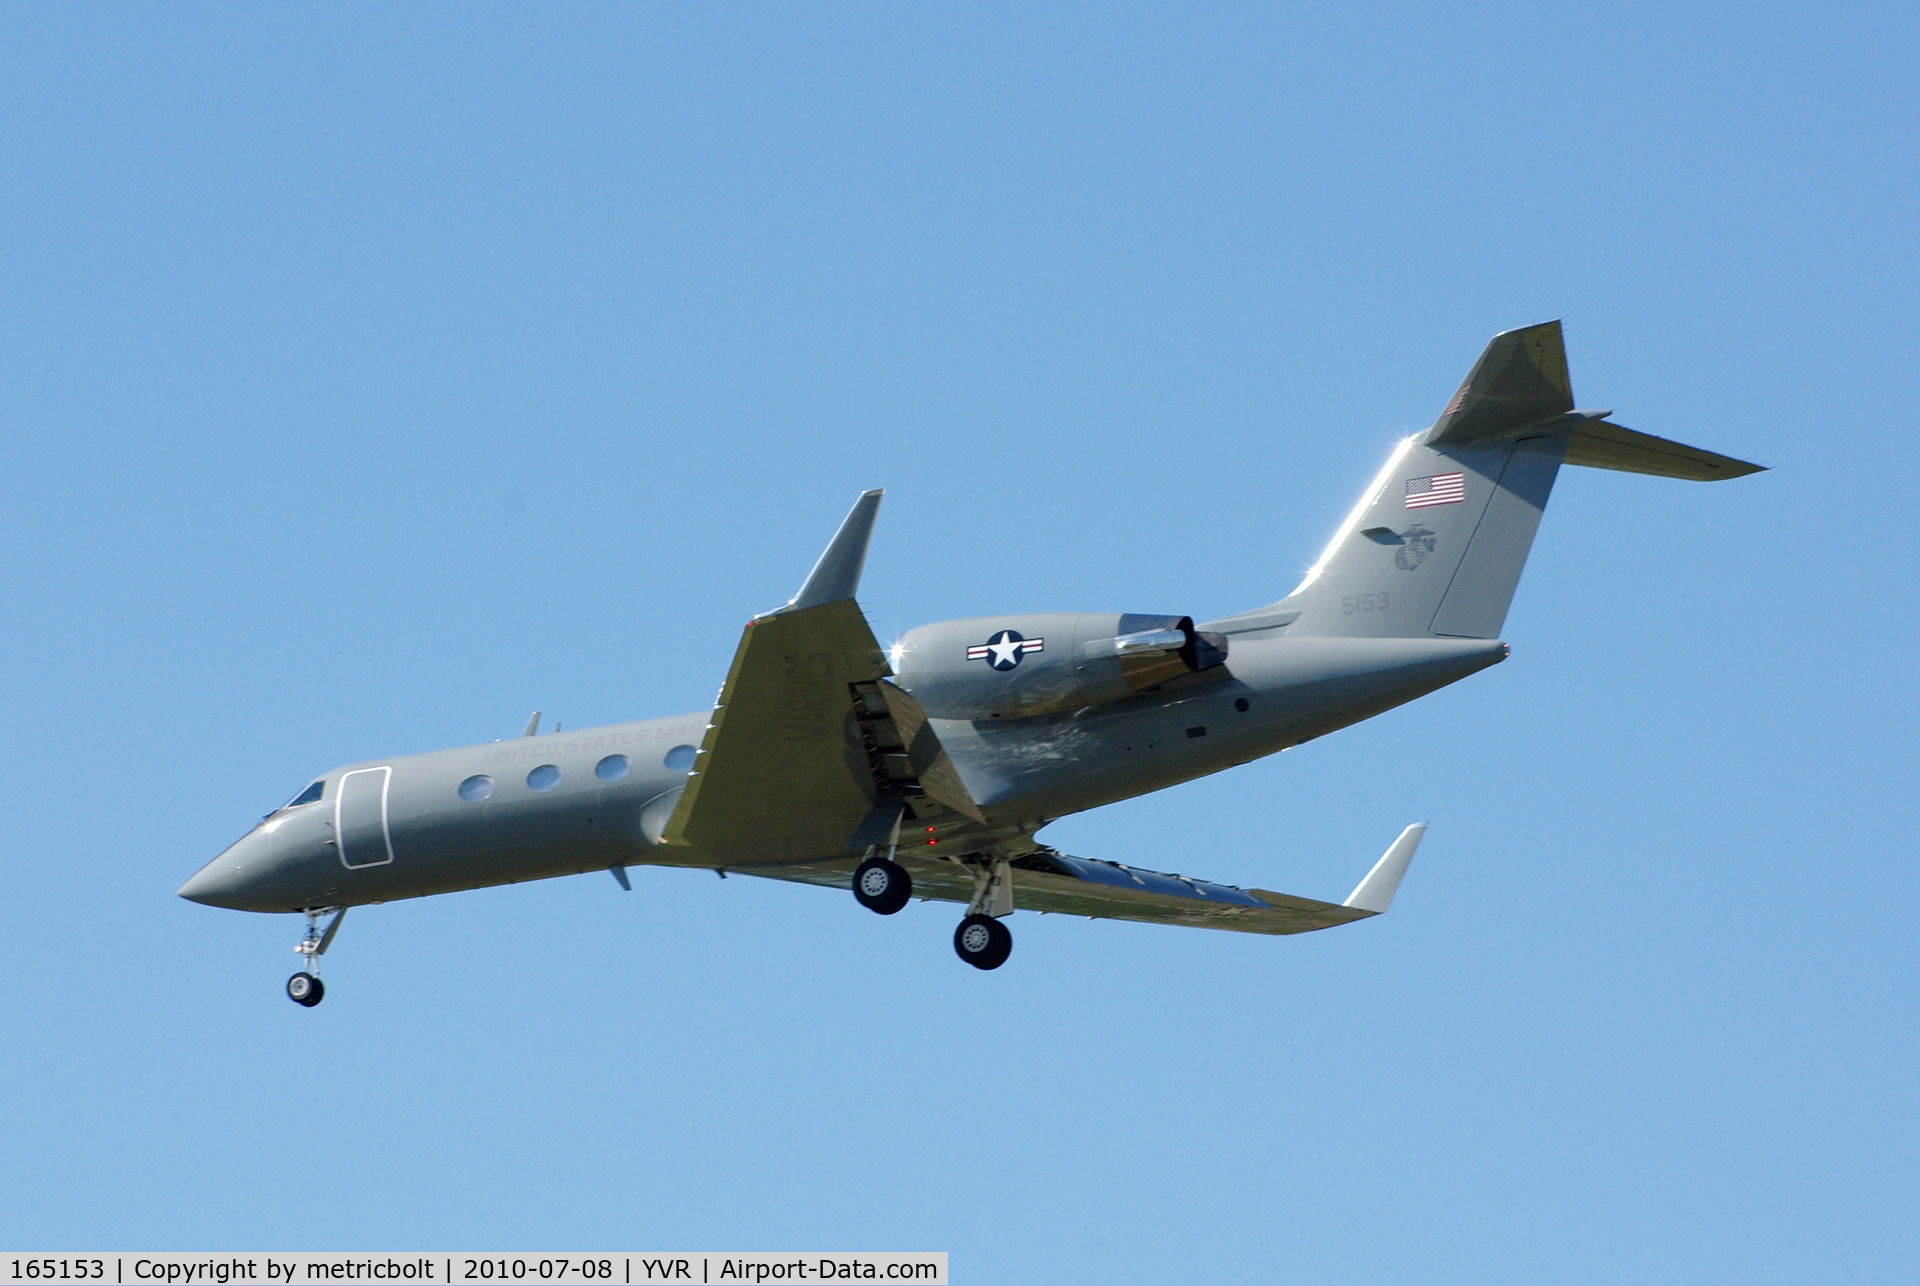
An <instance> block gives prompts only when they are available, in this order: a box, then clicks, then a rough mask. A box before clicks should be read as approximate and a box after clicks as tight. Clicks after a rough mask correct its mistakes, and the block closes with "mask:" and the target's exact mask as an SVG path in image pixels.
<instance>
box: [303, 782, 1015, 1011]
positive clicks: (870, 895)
mask: <svg viewBox="0 0 1920 1286" xmlns="http://www.w3.org/2000/svg"><path fill="white" fill-rule="evenodd" d="M899 845H900V821H899V818H897V817H896V818H895V819H894V823H893V833H892V834H891V835H890V836H888V838H887V855H886V856H885V857H882V856H880V846H879V845H878V844H874V845H871V846H870V847H869V848H868V849H867V855H866V858H865V859H864V860H863V861H862V862H861V863H860V865H859V866H857V867H855V868H854V871H853V896H854V897H855V898H856V899H857V900H858V901H859V903H860V905H861V906H863V907H865V908H867V910H869V911H876V912H878V913H879V914H881V915H892V914H894V913H895V912H897V911H899V910H900V908H902V907H904V906H905V905H906V904H907V902H908V901H909V900H910V899H911V898H912V897H913V877H912V876H911V875H908V874H907V871H906V868H905V867H903V866H901V865H900V864H899V863H898V862H896V861H894V860H893V856H894V854H895V853H896V852H897V851H899ZM953 860H955V861H956V862H958V864H959V866H960V868H961V869H962V870H964V871H965V872H966V873H967V874H968V875H970V876H972V877H973V900H972V901H971V902H969V903H968V904H967V916H966V918H965V919H964V920H962V921H960V927H959V928H957V929H955V930H954V931H953V950H954V954H956V955H958V956H959V957H960V958H961V959H962V960H964V961H966V962H967V963H968V964H970V965H972V966H973V967H974V968H976V969H998V968H999V967H1000V966H1001V965H1003V964H1005V963H1006V962H1007V957H1008V956H1010V955H1012V954H1013V933H1012V931H1011V930H1009V929H1008V928H1007V926H1006V925H1004V924H1002V923H1001V920H1002V919H1004V918H1005V917H1007V916H1009V915H1012V914H1013V867H1012V865H1011V864H1010V863H1009V862H1008V861H1007V859H1006V858H1004V857H996V858H994V859H992V860H991V861H989V862H987V863H986V864H984V865H976V864H974V862H967V861H959V859H953ZM976 860H977V859H976ZM323 950H324V948H323ZM315 985H316V986H317V985H318V982H317V981H316V983H315ZM288 986H289V987H291V986H292V984H291V983H289V984H288ZM289 994H291V993H289ZM296 999H297V997H296ZM301 1003H302V1004H306V1003H308V1002H306V1001H301Z"/></svg>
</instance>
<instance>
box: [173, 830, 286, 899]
mask: <svg viewBox="0 0 1920 1286" xmlns="http://www.w3.org/2000/svg"><path fill="white" fill-rule="evenodd" d="M269 850H270V841H269V840H267V838H266V837H263V836H262V835H261V834H260V832H258V831H254V832H251V833H250V834H247V835H243V836H241V837H240V839H239V841H238V842H237V843H235V844H232V845H230V846H229V847H228V848H227V850H226V852H224V853H222V854H220V856H218V857H216V858H214V859H213V860H212V861H211V862H208V863H207V864H206V865H205V866H203V867H201V868H200V869H199V870H198V871H196V872H194V874H193V878H191V879H189V880H188V881H187V882H186V883H185V884H182V885H181V886H180V896H181V897H183V898H185V899H186V900H187V901H189V902H198V903H200V904H201V905H202V906H221V907H226V908H228V909H230V910H234V911H246V910H251V909H252V908H251V906H250V905H249V904H248V899H247V896H246V895H247V889H248V885H249V884H250V883H251V882H252V881H251V880H250V879H249V877H250V876H256V875H258V874H260V873H261V870H262V868H263V867H264V865H265V861H266V859H267V858H268V857H269V856H270V855H271V854H270V851H269Z"/></svg>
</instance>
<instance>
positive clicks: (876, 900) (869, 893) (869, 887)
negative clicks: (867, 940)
mask: <svg viewBox="0 0 1920 1286" xmlns="http://www.w3.org/2000/svg"><path fill="white" fill-rule="evenodd" d="M853 896H854V897H856V898H858V899H859V901H860V905H861V906H863V907H865V908H867V910H869V911H877V912H879V913H880V914H881V915H892V914H893V913H894V912H895V911H898V910H899V909H900V908H901V907H903V906H905V905H906V904H907V899H908V898H911V897H912V896H913V877H912V876H911V875H908V874H907V872H906V868H905V867H903V866H901V865H900V864H899V863H897V862H889V861H888V860H887V859H886V858H884V857H870V858H868V859H867V860H866V861H864V862H862V863H860V865H859V867H858V868H857V869H856V870H855V871H854V873H853Z"/></svg>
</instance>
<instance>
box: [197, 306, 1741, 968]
mask: <svg viewBox="0 0 1920 1286" xmlns="http://www.w3.org/2000/svg"><path fill="white" fill-rule="evenodd" d="M1610 414H1611V413H1610V412H1607V411H1577V410H1575V409H1574V406H1573V394H1572V390H1571V385H1570V384H1569V382H1568V379H1567V362H1566V352H1565V349H1564V347H1563V345H1562V341H1561V334H1560V324H1559V323H1558V322H1549V323H1547V324H1545V325H1540V326H1529V327H1526V328H1525V329H1522V330H1513V331H1508V332H1506V333H1505V334H1502V335H1497V336H1495V337H1494V339H1493V342H1492V343H1491V344H1489V345H1488V346H1487V349H1486V351H1485V352H1484V353H1482V354H1481V356H1480V360H1479V361H1478V362H1476V363H1474V366H1473V369H1472V371H1471V372H1469V373H1468V375H1467V378H1466V382H1465V383H1463V384H1461V385H1460V388H1459V391H1458V392H1456V393H1455V394H1454V395H1453V397H1452V399H1451V400H1450V401H1448V403H1447V405H1446V409H1445V410H1444V411H1442V412H1441V414H1440V418H1439V419H1438V420H1436V421H1435V422H1434V423H1433V426H1432V427H1431V428H1429V429H1427V430H1426V431H1425V432H1424V433H1420V434H1418V435H1416V436H1414V437H1411V438H1408V439H1406V440H1405V441H1403V442H1401V443H1400V445H1399V446H1398V447H1397V448H1396V449H1395V450H1394V452H1393V455H1392V456H1391V458H1389V459H1388V461H1387V463H1386V467H1385V468H1383V469H1381V471H1380V473H1379V475H1378V476H1377V477H1375V478H1374V480H1373V482H1372V483H1371V484H1369V485H1368V487H1367V490H1366V492H1365V493H1364V494H1363V495H1362V496H1361V497H1360V500H1359V503H1358V504H1356V505H1355V506H1354V508H1353V512H1352V513H1351V514H1349V515H1348V517H1347V520H1346V522H1345V523H1344V524H1342V526H1341V527H1340V529H1339V531H1338V532H1337V533H1335V535H1334V537H1333V540H1332V542H1331V543H1330V544H1328V546H1327V548H1326V552H1325V553H1324V554H1322V555H1321V557H1320V560H1319V561H1318V562H1317V563H1315V564H1314V565H1313V568H1312V570H1311V571H1309V572H1308V573H1307V576H1306V579H1305V580H1303V581H1302V582H1301V583H1300V586H1299V588H1297V589H1295V590H1294V591H1293V593H1291V594H1289V595H1287V596H1286V597H1285V598H1283V599H1281V600H1280V601H1279V602H1277V603H1273V604H1270V605H1269V606H1266V607H1261V608H1256V609H1254V610H1252V611H1248V612H1242V613H1240V614H1238V615H1236V616H1229V617H1226V618H1224V619H1221V620H1214V621H1205V622H1202V623H1200V624H1195V623H1194V621H1193V618H1192V617H1190V616H1178V615H1155V614H1153V613H1135V612H1057V613H1042V614H1037V615H1017V616H989V617H981V618H978V619H975V620H964V621H946V622H943V623H941V624H938V625H926V626H922V627H920V628H918V629H915V630H912V631H910V632H909V633H907V634H906V635H905V636H904V637H902V638H901V639H900V640H899V642H897V643H895V644H894V645H893V646H892V647H890V648H882V647H881V646H880V644H879V643H878V642H877V641H876V640H875V638H874V636H873V633H872V631H871V630H870V629H869V628H868V626H867V621H866V618H865V616H864V615H862V613H861V610H860V605H859V603H858V602H856V601H855V598H854V594H855V592H856V590H857V589H858V588H859V583H860V571H861V568H862V566H863V565H864V563H865V561H866V553H867V541H868V538H869V537H870V536H871V534H872V532H873V525H874V519H875V516H876V515H877V514H878V512H879V508H880V492H878V491H869V492H866V493H865V494H863V495H862V496H861V497H860V498H859V500H858V501H856V502H855V503H854V506H853V511H852V512H851V513H849V514H848V515H847V519H846V521H845V522H844V523H842V524H841V526H840V530H839V532H838V533H837V534H836V535H835V536H834V537H833V540H832V541H831V543H829V544H828V545H827V548H826V552H825V553H823V554H821V555H820V559H819V561H818V562H817V563H815V564H814V567H813V571H812V572H811V574H809V575H808V576H807V578H806V581H805V582H804V583H803V584H802V585H801V586H800V592H799V593H797V594H795V595H794V596H793V599H792V600H791V601H790V602H788V603H786V604H785V605H784V606H781V607H777V608H775V609H773V610H772V611H770V612H763V613H761V614H760V615H758V616H756V617H754V618H753V620H752V621H750V622H749V623H748V624H747V627H746V630H745V632H744V633H743V634H742V635H741V639H740V646H739V648H738V649H737V650H736V651H735V652H734V655H733V664H732V665H731V667H729V668H728V670H727V676H726V682H725V684H724V685H723V686H722V687H721V689H720V696H719V699H718V701H717V702H716V703H715V705H714V707H713V709H712V710H710V711H704V712H701V713H698V714H687V715H678V716H674V717H670V718H665V719H648V720H642V721H640V722H638V723H622V724H614V725H612V726H610V727H605V728H589V729H584V730H581V731H578V732H566V733H561V732H559V731H557V730H556V731H554V732H552V733H548V734H542V733H541V731H540V716H539V715H538V714H537V713H536V714H535V715H534V716H533V718H532V719H531V720H529V721H528V723H527V726H526V730H525V733H524V735H522V736H520V737H518V738H513V739H510V740H505V741H495V742H491V743H489V744H487V745H480V746H469V747H465V748H463V749H459V750H442V751H438V752H436V753H433V754H425V755H404V756H400V757H396V758H389V759H376V760H370V761H368V762H366V763H358V764H349V765H347V766H346V767H343V768H336V769H334V770H333V771H332V772H329V773H327V774H326V775H325V776H323V777H320V778H319V779H317V780H316V781H314V782H313V783H312V784H311V785H309V786H308V787H306V788H305V789H304V790H302V791H301V792H300V793H299V794H297V795H295V796H294V797H293V799H291V800H290V801H288V802H287V804H286V805H285V806H283V807H281V808H278V809H275V810H274V811H273V812H272V813H269V814H268V815H267V816H266V818H264V819H263V820H262V821H261V822H260V823H259V824H258V825H256V826H255V827H254V828H253V829H252V830H251V831H249V832H248V833H247V834H246V835H245V836H244V837H242V838H241V840H240V841H239V842H238V843H236V844H234V845H233V846H232V847H231V848H229V849H227V850H226V851H225V852H224V853H222V854H220V856H219V857H217V858H215V859H214V860H213V861H211V862H209V863H207V865H206V867H205V868H204V869H202V870H201V871H200V872H199V873H198V874H197V875H195V876H194V877H193V878H192V879H190V880H188V881H187V882H186V884H185V885H184V886H182V888H181V889H180V896H181V897H184V898H188V899H191V900H192V901H195V902H204V903H206V904H208V905H209V906H221V907H232V908H234V909H236V910H242V911H278V912H293V913H296V914H301V915H304V916H305V917H306V936H305V937H304V938H303V939H302V941H301V942H300V944H299V946H298V947H297V948H296V950H297V951H298V952H299V953H300V954H301V956H303V957H304V963H303V965H302V967H301V969H300V971H299V972H298V973H295V974H294V975H293V977H292V978H291V979H290V980H289V981H288V983H287V994H288V995H289V996H291V997H292V998H293V999H294V1000H296V1001H298V1002H299V1003H301V1004H303V1005H314V1004H318V1003H319V1001H320V997H321V995H322V994H323V990H324V989H323V988H322V986H321V983H320V978H319V965H320V958H321V957H322V956H323V955H324V954H325V953H326V951H327V948H328V947H329V946H330V945H331V944H332V942H333V939H334V936H335V934H336V933H338V932H339V929H340V924H341V921H342V919H343V917H344V916H345V915H346V911H347V908H349V907H354V906H361V905H363V904H367V903H376V902H388V901H392V900H393V899H395V898H410V897H421V896H424V895H426V894H430V893H451V892H454V891H455V890H459V889H474V888H481V887H483V886H486V885H493V884H507V883H513V882H517V881H520V880H534V879H542V878H546V877H549V876H558V875H577V874H580V873H582V872H588V871H600V872H606V871H611V872H612V874H613V878H614V879H616V880H618V881H619V883H620V885H621V886H622V887H623V888H625V887H629V884H628V879H627V868H628V867H629V866H634V865H653V866H686V867H703V868H706V869H709V870H714V871H718V872H720V873H721V874H722V875H725V874H727V873H730V872H735V873H739V874H744V875H759V876H765V877H768V878H771V879H777V880H792V881H795V882H798V883H802V884H817V885H820V886H822V887H825V888H832V889H837V890H841V891H850V892H851V893H852V894H853V896H854V897H855V898H856V899H858V900H859V902H860V903H861V905H863V906H865V907H868V908H869V909H871V910H873V911H876V912H878V913H879V914H881V915H892V914H893V913H895V912H896V911H899V910H900V909H901V908H902V907H904V906H905V905H906V904H907V902H908V900H909V899H911V898H914V897H918V898H921V899H922V900H926V899H932V900H935V901H941V902H954V903H960V904H964V906H965V907H966V911H965V914H964V916H963V917H962V919H961V920H960V924H959V927H958V928H957V929H956V930H955V932H954V935H953V945H954V949H955V951H957V952H958V953H959V956H960V958H961V959H962V960H964V961H966V962H967V963H968V964H970V965H973V966H975V967H976V968H980V969H995V968H998V967H999V966H1000V965H1001V964H1003V963H1005V962H1006V960H1007V957H1008V954H1009V953H1010V952H1011V951H1012V949H1013V937H1012V934H1011V933H1009V932H1008V929H1007V926H1006V920H1007V918H1008V917H1009V916H1011V915H1012V914H1013V913H1014V912H1015V911H1016V910H1029V911H1058V912H1064V913H1070V914H1073V915H1085V916H1091V917H1107V918H1112V919H1121V920H1146V921H1151V922H1153V923H1156V924H1172V925H1188V926H1192V927H1197V928H1204V929H1233V930H1237V931H1239V932H1242V933H1306V932H1309V931H1311V930H1314V929H1327V928H1332V927H1333V926H1334V925H1339V924H1347V923H1350V922H1352V921H1354V920H1360V919H1364V918H1366V917H1368V916H1373V915H1378V914H1380V913H1381V912H1383V911H1385V910H1386V909H1387V906H1388V904H1389V903H1390V902H1391V901H1392V900H1393V895H1394V891H1395V890H1396V889H1397V888H1398V887H1399V884H1400V878H1401V876H1402V875H1403V874H1405V872H1406V869H1407V863H1408V862H1409V861H1411V860H1412V858H1413V853H1414V849H1415V848H1416V847H1418V845H1419V843H1420V839H1421V836H1422V835H1423V834H1424V832H1425V829H1426V828H1425V825H1424V824H1423V823H1418V822H1416V823H1415V824H1413V825H1411V826H1409V827H1407V828H1406V829H1405V830H1404V831H1402V832H1401V833H1400V836H1399V838H1397V839H1395V840H1394V841H1393V843H1392V844H1391V845H1390V846H1389V847H1388V848H1387V850H1386V853H1385V855H1384V856H1382V857H1381V858H1380V860H1379V861H1378V863H1376V864H1375V865H1374V867H1373V868H1372V870H1371V871H1370V872H1368V874H1367V875H1366V877H1365V878H1364V879H1362V880H1361V881H1360V883H1359V885H1358V887H1356V888H1355V889H1354V890H1353V892H1352V893H1351V894H1350V895H1349V896H1348V897H1347V898H1346V899H1345V900H1343V901H1339V902H1322V901H1317V900H1315V899H1313V898H1306V897H1295V896H1292V895H1290V894H1286V893H1271V892H1268V891H1267V890H1265V889H1257V888H1255V889H1242V888H1235V887H1232V886H1230V885H1225V884H1215V883H1210V882H1208V881H1206V880H1199V879H1193V878H1190V877H1188V876H1185V875H1167V874H1162V873H1160V872H1158V871H1148V870H1141V869H1139V868H1137V867H1132V866H1127V865H1124V864H1122V863H1119V862H1110V861H1102V860H1100V859H1097V858H1086V857H1073V856H1069V855H1068V854H1066V853H1061V852H1057V851H1055V850H1054V849H1052V848H1050V847H1048V846H1047V845H1046V844H1044V843H1042V842H1041V840H1040V839H1039V832H1040V830H1041V829H1042V828H1043V827H1045V826H1046V825H1047V823H1048V822H1051V821H1053V820H1054V819H1055V818H1059V817H1064V816H1066V815H1067V814H1069V813H1076V812H1079V811H1081V810H1083V809H1088V808H1097V807H1099V806H1100V805H1102V804H1110V803H1113V802H1114V801H1116V800H1121V799H1128V798H1131V797H1132V796H1135V795H1141V794H1145V793H1146V792H1148V791H1153V790H1160V789H1162V788H1164V787H1167V786H1172V785H1174V784H1175V783H1177V782H1183V781H1187V780H1190V779H1192V778H1194V777H1200V776H1204V775H1205V774H1207V773H1215V772H1220V771H1221V770H1223V769H1226V768H1231V767H1233V766H1234V765H1236V764H1243V763H1246V762H1247V761H1248V760H1250V759H1257V758H1259V757H1260V756H1262V755H1271V754H1273V753H1275V752H1276V751H1280V750H1285V749H1286V748H1287V747H1289V746H1294V745H1298V744H1299V743H1300V742H1303V741H1306V740H1308V739H1309V738H1311V737H1318V736H1320V735H1322V734H1323V733H1328V732H1332V731H1333V730H1334V729H1336V728H1343V727H1345V726H1347V725H1348V724H1351V723H1357V722H1358V721H1360V720H1362V719H1365V718H1368V717H1370V716H1372V715H1376V714H1379V713H1380V712H1382V711H1383V710H1389V709H1392V708H1393V707H1394V706H1397V705H1400V704H1401V703H1403V702H1406V701H1411V700H1413V699H1414V698H1415V697H1418V696H1423V695H1425V694H1426V693H1429V692H1432V691H1434V690H1435V689H1437V688H1441V687H1444V686H1446V685H1447V684H1449V683H1453V682H1455V681H1457V680H1459V679H1464V678H1466V677H1467V676H1468V675H1470V674H1472V673H1474V672H1475V671H1476V670H1484V669H1486V668H1487V667H1488V666H1490V665H1493V664H1495V663H1497V662H1499V661H1502V660H1504V659H1505V658H1506V655H1507V645H1506V644H1505V643H1502V642H1501V641H1500V627H1501V624H1502V623H1503V622H1504V621H1505V620H1506V616H1507V605H1508V603H1509V602H1510V601H1511V600H1512V598H1513V591H1514V586H1515V585H1516V584H1517V583H1518V582H1519V580H1520V569H1521V566H1522V564H1523V563H1525V561H1526V557H1527V550H1528V548H1529V547H1530V546H1531V545H1532V543H1533V533H1534V529H1535V527H1536V526H1538V524H1539V522H1540V515H1541V512H1542V511H1543V510H1544V509H1545V508H1546V504H1547V494H1548V493H1549V492H1550V491H1551V490H1552V489H1553V483H1554V479H1555V477H1557V476H1558V474H1559V472H1560V468H1561V466H1562V465H1568V464H1576V465H1586V466H1588V467H1590V468H1599V469H1622V470H1626V471H1628V472H1632V473H1647V474H1656V475H1659V476H1661V477H1667V478H1687V479H1693V480H1696V481H1712V480H1715V479H1720V478H1736V477H1739V476H1741V475H1743V474H1748V473H1754V472H1756V471H1758V469H1759V466H1758V465H1753V464H1748V463H1745V462H1744V461H1740V460H1734V459H1730V458H1728V457H1727V456H1722V455H1715V454H1713V453H1712V452H1710V451H1702V450H1699V449H1697V448H1694V447H1688V446H1681V445H1680V444H1679V443H1676V442H1669V441H1667V440H1665V439H1663V438H1657V437H1652V436H1650V435H1648V434H1645V433H1638V432H1635V431H1634V430H1632V429H1628V428H1623V427H1622V426H1620V425H1618V424H1614V423H1613V422H1612V421H1610V420H1609V419H1608V418H1607V417H1608V416H1609V415H1610ZM322 921H324V922H325V928H324V929H322V927H321V924H322Z"/></svg>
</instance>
